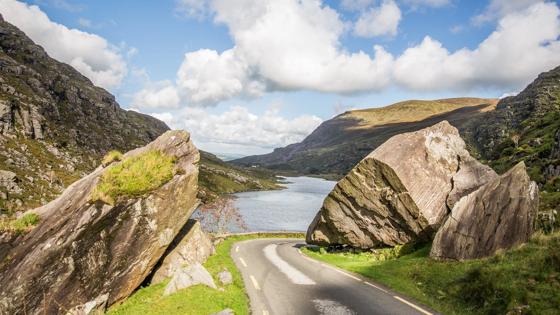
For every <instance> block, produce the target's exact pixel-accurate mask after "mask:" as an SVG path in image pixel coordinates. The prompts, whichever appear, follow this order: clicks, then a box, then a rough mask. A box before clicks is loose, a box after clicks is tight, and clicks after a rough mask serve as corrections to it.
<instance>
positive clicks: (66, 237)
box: [0, 131, 199, 314]
mask: <svg viewBox="0 0 560 315" xmlns="http://www.w3.org/2000/svg"><path fill="white" fill-rule="evenodd" d="M149 150H159V151H161V152H162V153H163V154H165V155H168V156H174V157H175V158H176V159H175V167H176V172H175V175H173V177H172V178H171V179H170V180H169V181H168V182H166V183H164V184H163V185H162V186H161V187H159V188H156V189H154V190H152V191H150V192H148V193H145V194H144V195H141V196H138V197H127V196H121V197H119V198H117V199H116V200H115V203H114V205H109V204H105V203H103V202H102V201H96V202H91V201H90V200H91V195H92V191H93V190H94V189H95V187H96V186H97V183H98V181H99V177H100V176H101V175H102V174H103V172H104V171H105V168H103V167H99V168H97V169H96V170H95V171H94V172H93V173H91V174H89V175H88V176H86V177H85V178H83V179H81V180H79V181H77V182H76V183H74V184H72V185H71V186H70V187H69V188H68V189H66V190H65V192H64V193H63V194H62V195H61V196H60V197H59V198H57V199H56V200H54V201H53V202H51V203H49V204H47V205H46V206H43V207H41V208H38V209H36V210H34V211H35V212H36V213H37V214H38V215H39V216H40V217H41V221H40V223H39V225H38V226H36V227H35V228H34V229H33V230H32V231H30V232H29V233H28V234H25V235H22V236H21V237H19V238H18V239H16V240H15V241H13V244H12V245H13V248H12V249H11V250H9V251H8V252H7V253H0V256H1V257H5V258H4V259H2V263H1V264H0V283H2V285H1V286H0V310H1V312H0V313H1V314H24V313H26V314H43V313H45V314H61V313H63V312H65V311H67V310H71V309H73V308H75V307H77V306H78V307H79V306H80V305H90V306H91V305H92V303H90V302H92V301H102V300H103V297H104V296H105V295H107V299H106V301H107V302H106V303H107V305H111V304H113V303H115V302H117V301H119V300H122V299H123V298H125V297H127V296H128V295H129V294H130V293H131V292H132V291H133V290H135V289H136V288H137V287H138V286H139V285H140V284H141V283H142V282H143V281H144V279H145V278H146V277H147V276H148V275H149V274H150V273H151V272H152V270H153V268H154V266H155V265H156V263H157V262H158V261H159V260H160V257H161V256H162V255H163V253H164V252H165V251H166V249H167V247H168V246H169V245H170V244H171V242H172V241H173V239H174V238H175V236H176V235H177V233H178V232H179V230H180V229H181V228H182V227H183V226H184V225H185V223H186V222H187V220H188V218H189V217H190V216H191V214H192V212H193V211H194V207H195V206H196V205H197V204H198V201H197V199H196V194H197V175H198V161H199V153H198V150H197V149H196V148H195V147H194V145H193V144H192V142H191V141H190V136H189V134H188V133H186V132H181V131H170V132H167V133H165V134H164V135H162V136H161V137H159V138H158V139H157V140H155V141H154V142H152V143H150V144H148V145H147V146H145V147H143V148H140V149H136V150H133V151H130V152H128V153H127V154H125V158H127V157H132V156H137V155H139V154H142V153H144V152H147V151H149ZM116 163H119V162H116ZM109 167H111V166H109ZM0 248H2V249H5V248H7V247H0ZM88 303H90V304H88ZM93 304H96V305H98V304H99V303H93Z"/></svg>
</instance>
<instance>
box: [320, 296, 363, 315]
mask: <svg viewBox="0 0 560 315" xmlns="http://www.w3.org/2000/svg"><path fill="white" fill-rule="evenodd" d="M313 304H315V309H316V310H317V311H318V312H319V313H320V314H323V315H354V314H356V312H354V311H353V310H351V309H349V308H348V307H347V306H345V305H342V304H340V303H338V302H335V301H331V300H318V299H317V300H313Z"/></svg>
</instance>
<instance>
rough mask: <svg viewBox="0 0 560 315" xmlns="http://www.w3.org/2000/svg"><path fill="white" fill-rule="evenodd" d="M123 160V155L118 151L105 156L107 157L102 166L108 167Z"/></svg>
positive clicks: (104, 158)
mask: <svg viewBox="0 0 560 315" xmlns="http://www.w3.org/2000/svg"><path fill="white" fill-rule="evenodd" d="M122 158H123V154H122V153H120V152H119V151H116V150H113V151H109V153H107V154H105V156H104V157H103V160H102V161H101V164H102V165H103V166H107V165H109V164H111V163H113V162H117V161H122Z"/></svg>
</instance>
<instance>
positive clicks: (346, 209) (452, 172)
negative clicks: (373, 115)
mask: <svg viewBox="0 0 560 315" xmlns="http://www.w3.org/2000/svg"><path fill="white" fill-rule="evenodd" d="M496 176H497V175H496V173H495V172H494V171H493V170H492V169H491V168H489V167H488V166H485V165H482V164H481V163H479V162H477V161H476V160H475V159H474V158H472V157H471V156H470V155H469V153H468V152H467V150H466V149H465V142H464V141H463V140H462V139H461V137H460V136H459V132H458V130H457V129H456V128H455V127H453V126H451V125H450V124H449V123H448V122H447V121H443V122H441V123H438V124H436V125H434V126H432V127H429V128H426V129H423V130H420V131H416V132H410V133H403V134H400V135H397V136H394V137H392V138H391V139H389V140H388V141H387V142H385V143H384V144H383V145H381V146H379V147H378V148H377V149H376V150H375V151H373V152H372V153H370V154H369V155H368V156H367V157H365V158H364V159H363V160H362V161H361V162H360V163H359V164H358V165H357V166H356V167H355V168H354V169H352V170H351V171H350V173H348V175H346V176H345V177H344V178H343V179H342V180H340V181H339V182H338V184H337V185H336V186H335V188H334V189H333V191H332V192H331V193H330V194H329V195H328V196H327V198H326V199H325V201H324V203H323V206H322V208H321V210H320V211H319V213H318V214H317V216H316V217H315V219H314V220H313V222H312V223H311V225H310V226H309V229H308V231H307V242H308V243H311V244H318V245H350V246H353V247H357V248H372V247H378V246H394V245H398V244H405V243H409V242H411V241H416V240H419V239H425V238H428V237H429V236H430V235H431V234H433V233H434V231H436V230H437V228H438V227H439V226H440V225H441V223H442V221H443V220H444V219H445V217H446V216H447V214H448V213H449V209H450V206H452V205H453V204H454V203H455V202H456V201H457V200H458V199H459V198H460V197H462V196H463V195H465V194H468V193H470V192H472V191H473V190H476V189H477V188H478V187H480V186H481V185H483V184H485V183H486V182H488V181H489V180H491V179H493V178H495V177H496Z"/></svg>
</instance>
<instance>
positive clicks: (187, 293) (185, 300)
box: [107, 234, 302, 315]
mask: <svg viewBox="0 0 560 315" xmlns="http://www.w3.org/2000/svg"><path fill="white" fill-rule="evenodd" d="M301 236H302V235H293V234H285V235H278V234H254V235H240V236H232V237H229V238H227V239H225V240H224V241H223V242H221V243H220V244H219V245H218V246H217V247H216V253H215V254H214V255H212V256H211V257H210V258H208V260H207V261H206V263H205V264H204V267H206V269H207V270H208V272H210V274H211V275H212V276H213V277H214V281H215V283H216V285H218V286H219V287H221V284H220V282H219V281H218V278H217V274H218V273H219V272H221V271H223V270H224V269H227V270H228V271H229V272H231V274H232V276H233V282H232V283H231V284H229V285H226V286H223V291H220V290H215V289H211V288H208V287H206V286H203V285H196V286H192V287H190V288H186V289H183V290H179V291H178V292H177V293H175V294H172V295H169V296H165V297H164V296H163V291H164V290H165V286H166V285H167V282H168V281H165V282H162V283H159V284H156V285H151V286H148V287H144V288H141V289H139V290H138V291H136V292H135V293H134V294H133V295H132V296H130V297H129V298H128V299H127V300H126V301H124V302H123V303H122V304H119V305H115V306H113V307H112V308H111V309H110V310H109V311H108V313H107V314H108V315H132V314H165V315H179V314H180V315H188V314H193V315H195V314H196V315H198V314H212V313H217V312H219V311H221V310H224V309H226V308H230V309H232V310H233V311H234V313H235V314H236V315H243V314H249V298H248V297H247V294H246V293H245V285H244V283H243V278H242V277H241V273H240V272H239V271H238V270H237V267H236V266H235V263H234V262H233V259H232V258H231V256H230V251H231V247H232V246H233V244H234V243H236V242H239V241H243V240H248V239H252V238H259V237H301Z"/></svg>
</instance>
